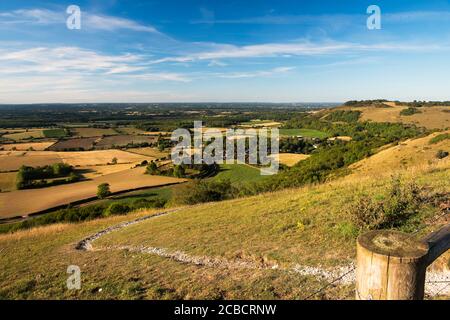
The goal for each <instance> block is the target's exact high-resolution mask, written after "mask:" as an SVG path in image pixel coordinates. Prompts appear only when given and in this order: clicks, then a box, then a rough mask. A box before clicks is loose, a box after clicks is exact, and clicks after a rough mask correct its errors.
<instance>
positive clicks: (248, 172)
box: [211, 164, 267, 182]
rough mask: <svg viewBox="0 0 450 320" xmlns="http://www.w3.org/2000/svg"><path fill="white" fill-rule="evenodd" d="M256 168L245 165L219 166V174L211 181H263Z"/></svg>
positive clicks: (263, 177)
mask: <svg viewBox="0 0 450 320" xmlns="http://www.w3.org/2000/svg"><path fill="white" fill-rule="evenodd" d="M266 177H267V176H263V175H261V172H260V170H259V169H258V168H254V167H252V166H250V165H247V164H221V165H220V172H219V173H218V174H217V175H216V176H214V177H213V178H211V179H214V180H225V179H226V180H230V181H231V182H253V181H258V180H262V179H265V178H266Z"/></svg>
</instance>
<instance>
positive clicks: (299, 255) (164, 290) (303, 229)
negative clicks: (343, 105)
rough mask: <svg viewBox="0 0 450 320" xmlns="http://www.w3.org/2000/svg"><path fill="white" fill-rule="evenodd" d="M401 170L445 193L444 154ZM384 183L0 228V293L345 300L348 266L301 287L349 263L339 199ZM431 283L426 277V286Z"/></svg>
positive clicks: (426, 211)
mask: <svg viewBox="0 0 450 320" xmlns="http://www.w3.org/2000/svg"><path fill="white" fill-rule="evenodd" d="M402 173H403V179H404V180H405V181H415V182H416V183H417V184H419V185H420V186H422V187H426V188H425V190H426V192H427V193H428V194H429V195H439V194H448V193H449V192H450V186H449V185H448V183H446V182H447V181H449V179H450V161H449V160H448V159H444V160H442V161H440V162H439V163H436V164H433V165H431V166H429V167H428V166H423V165H422V166H420V167H418V168H417V170H414V172H411V171H408V172H407V171H403V172H402ZM389 184H390V178H389V177H386V178H380V179H377V180H373V179H371V178H370V177H367V176H366V174H365V173H361V174H360V175H357V176H348V177H345V178H342V179H340V180H335V181H333V182H330V183H326V184H322V185H317V186H310V187H305V188H301V189H292V190H284V191H280V192H276V193H268V194H262V195H259V196H255V197H250V198H242V199H236V200H231V201H225V202H219V203H209V204H204V205H197V206H193V207H183V208H178V209H177V210H176V211H170V212H167V211H164V212H163V213H164V214H163V215H158V216H156V217H153V218H152V214H154V213H156V211H143V212H139V213H134V214H130V215H127V216H116V217H111V218H106V219H101V220H95V221H91V222H84V223H80V224H64V225H53V226H47V227H41V228H37V229H32V230H29V231H19V232H17V233H15V234H11V235H1V236H0V247H1V248H2V253H3V254H2V255H1V256H0V263H1V265H2V266H4V267H3V269H2V270H1V271H0V297H1V298H94V299H108V298H119V299H120V298H123V299H125V298H145V299H167V298H182V299H201V298H206V299H232V298H249V299H305V298H311V299H331V298H333V299H353V296H354V292H353V288H354V286H353V278H352V273H349V275H348V276H347V277H344V278H342V279H341V280H340V281H339V282H338V283H335V284H334V285H333V286H331V287H329V288H327V290H325V291H323V292H321V293H320V294H318V295H313V296H311V294H313V293H314V292H315V291H316V290H317V289H319V288H321V287H322V286H323V285H325V284H326V283H328V282H329V281H331V280H332V279H334V278H336V277H337V276H338V275H340V274H342V273H344V272H349V270H350V271H351V270H352V269H351V268H352V265H353V262H354V257H355V243H354V241H355V236H356V233H355V229H354V228H352V227H351V223H350V221H352V216H350V213H349V210H348V209H349V207H351V206H352V203H353V202H354V200H355V197H356V196H357V195H358V194H366V195H370V196H371V197H375V198H379V197H381V196H382V195H383V194H384V193H385V192H386V189H388V188H389ZM436 199H438V198H436ZM437 216H440V211H439V209H438V208H437V207H436V205H432V203H431V202H430V203H429V204H426V205H425V206H424V207H423V209H422V210H421V211H420V213H418V215H417V217H416V220H415V222H414V223H416V224H417V225H418V226H420V227H421V228H423V229H421V232H420V233H419V234H424V233H427V232H429V231H430V230H432V229H435V228H438V227H439V226H440V225H441V224H442V223H444V222H445V217H443V218H442V219H435V218H436V217H437ZM143 217H146V218H145V220H141V221H135V219H137V218H143ZM130 221H131V222H133V221H134V222H133V223H132V224H130V225H128V224H122V225H119V227H115V228H114V229H112V230H109V231H107V232H106V233H105V232H102V230H105V229H106V228H109V227H112V226H117V225H118V224H119V223H123V222H130ZM417 225H414V226H417ZM97 232H100V233H99V234H97ZM90 236H93V237H92V238H89V237H90ZM82 239H89V240H87V241H85V242H82V247H83V248H84V249H88V250H76V249H75V247H76V246H77V245H78V246H80V241H81V240H82ZM94 239H96V240H95V241H93V240H94ZM29 250H33V252H34V254H33V255H29ZM447 259H448V257H447ZM69 264H75V265H78V266H80V268H81V272H82V290H79V291H68V290H66V289H65V281H66V278H67V274H66V269H67V266H68V265H69ZM445 264H446V262H444V263H443V264H442V263H441V266H442V265H443V267H441V268H438V269H436V270H434V271H433V272H429V273H428V276H429V277H432V278H431V280H436V279H441V280H442V278H443V277H445V276H446V274H447V275H448V272H447V273H443V272H442V268H445ZM25 288H26V289H25ZM438 289H439V288H438V287H437V286H432V285H431V284H430V285H428V286H427V293H428V294H429V295H434V294H435V293H436V292H438ZM440 294H441V295H442V294H449V293H448V292H446V291H444V292H441V293H440Z"/></svg>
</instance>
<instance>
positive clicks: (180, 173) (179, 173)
mask: <svg viewBox="0 0 450 320" xmlns="http://www.w3.org/2000/svg"><path fill="white" fill-rule="evenodd" d="M185 175H186V170H185V169H184V167H183V166H182V165H179V166H175V168H174V169H173V176H174V177H177V178H184V177H185Z"/></svg>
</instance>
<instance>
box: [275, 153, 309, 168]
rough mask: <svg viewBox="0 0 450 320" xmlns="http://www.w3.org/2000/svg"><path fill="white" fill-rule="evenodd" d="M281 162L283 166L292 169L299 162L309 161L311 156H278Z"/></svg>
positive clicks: (294, 154) (282, 154) (296, 154)
mask: <svg viewBox="0 0 450 320" xmlns="http://www.w3.org/2000/svg"><path fill="white" fill-rule="evenodd" d="M278 158H279V161H280V163H281V164H284V165H286V166H288V167H292V166H293V165H295V164H297V163H298V162H300V161H302V160H305V159H308V158H309V155H307V154H298V153H280V154H279V155H278Z"/></svg>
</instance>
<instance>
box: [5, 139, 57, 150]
mask: <svg viewBox="0 0 450 320" xmlns="http://www.w3.org/2000/svg"><path fill="white" fill-rule="evenodd" d="M55 142H56V141H46V142H30V143H10V144H4V145H0V149H3V150H6V151H11V150H13V149H15V150H17V151H27V150H29V149H33V150H35V151H44V150H45V149H47V148H48V147H50V146H51V145H53V144H54V143H55Z"/></svg>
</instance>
